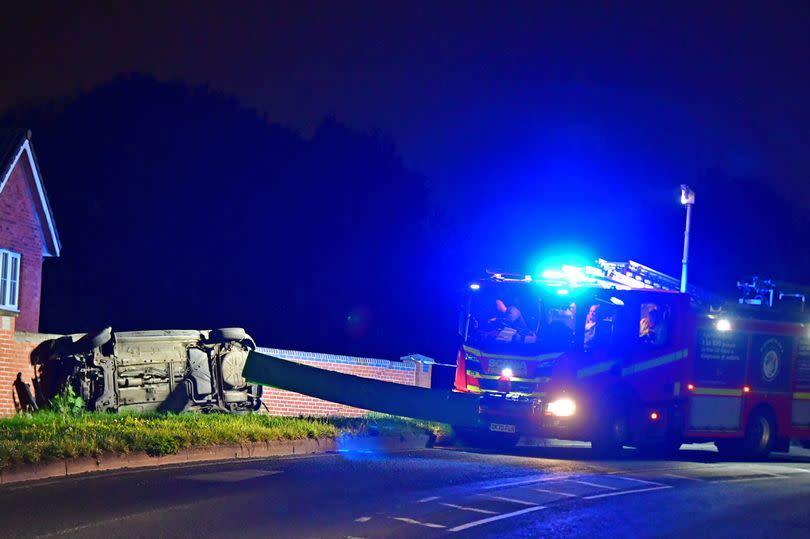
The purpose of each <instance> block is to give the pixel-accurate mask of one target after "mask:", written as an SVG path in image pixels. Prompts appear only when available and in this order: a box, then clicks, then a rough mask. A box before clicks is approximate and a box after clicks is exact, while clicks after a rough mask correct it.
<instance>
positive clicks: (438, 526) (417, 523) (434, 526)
mask: <svg viewBox="0 0 810 539" xmlns="http://www.w3.org/2000/svg"><path fill="white" fill-rule="evenodd" d="M391 518H393V519H394V520H398V521H400V522H406V523H408V524H416V525H417V526H426V527H428V528H446V527H447V526H443V525H441V524H433V523H432V522H419V521H418V520H414V519H412V518H408V517H391Z"/></svg>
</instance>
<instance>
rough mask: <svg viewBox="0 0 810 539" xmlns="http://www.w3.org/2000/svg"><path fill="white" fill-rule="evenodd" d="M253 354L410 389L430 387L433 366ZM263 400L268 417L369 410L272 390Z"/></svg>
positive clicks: (289, 352)
mask: <svg viewBox="0 0 810 539" xmlns="http://www.w3.org/2000/svg"><path fill="white" fill-rule="evenodd" d="M256 351H257V352H261V353H263V354H268V355H271V356H275V357H279V358H281V359H287V360H290V361H295V362H297V363H303V364H305V365H310V366H312V367H317V368H319V369H326V370H330V371H337V372H342V373H344V374H353V375H356V376H362V377H364V378H374V379H376V380H384V381H386V382H395V383H397V384H404V385H409V386H420V387H430V375H431V372H430V371H431V368H432V366H431V365H429V364H424V363H421V362H419V361H414V360H410V359H407V360H404V361H389V360H386V359H372V358H362V357H353V356H337V355H331V354H319V353H315V352H299V351H295V350H279V349H276V348H257V349H256ZM262 400H263V401H264V403H265V405H266V406H267V408H268V410H269V412H268V413H270V414H271V415H281V416H299V415H304V416H344V417H361V416H364V415H366V414H367V413H368V410H362V409H359V408H353V407H351V406H345V405H342V404H336V403H334V402H328V401H323V400H320V399H316V398H314V397H308V396H306V395H301V394H300V393H293V392H291V391H284V390H283V389H275V388H272V387H265V388H264V396H263V397H262Z"/></svg>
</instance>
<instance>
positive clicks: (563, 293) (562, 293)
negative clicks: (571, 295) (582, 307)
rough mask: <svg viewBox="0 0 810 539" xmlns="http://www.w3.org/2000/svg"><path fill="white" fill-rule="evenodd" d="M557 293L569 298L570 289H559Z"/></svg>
mask: <svg viewBox="0 0 810 539" xmlns="http://www.w3.org/2000/svg"><path fill="white" fill-rule="evenodd" d="M557 293H558V294H559V295H561V296H567V295H568V289H567V288H558V289H557Z"/></svg>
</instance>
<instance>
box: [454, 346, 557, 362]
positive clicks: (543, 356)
mask: <svg viewBox="0 0 810 539" xmlns="http://www.w3.org/2000/svg"><path fill="white" fill-rule="evenodd" d="M464 351H465V352H469V353H471V354H473V355H476V356H483V357H486V358H490V359H519V360H521V359H522V360H528V361H541V360H543V359H557V358H558V357H560V356H561V355H563V352H553V353H551V354H540V355H539V356H507V355H503V354H487V353H486V352H482V351H481V350H477V349H475V348H473V347H471V346H467V345H466V344H465V345H464Z"/></svg>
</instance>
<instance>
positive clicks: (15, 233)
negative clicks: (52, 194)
mask: <svg viewBox="0 0 810 539" xmlns="http://www.w3.org/2000/svg"><path fill="white" fill-rule="evenodd" d="M60 249H61V244H60V242H59V235H58V234H57V232H56V225H55V223H54V219H53V214H52V212H51V207H50V204H49V203H48V197H47V195H46V193H45V186H44V185H43V183H42V174H41V173H40V170H39V165H38V164H37V159H36V155H35V154H34V148H33V146H32V145H31V134H30V132H26V131H18V130H15V131H7V132H2V131H0V416H2V415H9V414H11V413H14V411H15V407H14V403H15V401H14V396H13V395H14V393H13V382H14V380H15V379H16V377H17V374H18V373H22V379H23V380H24V381H26V382H28V381H30V379H31V378H32V376H33V367H32V366H31V361H30V353H31V350H32V349H33V347H34V345H35V341H36V340H37V339H36V338H31V337H33V335H31V334H34V333H36V332H37V331H39V307H40V291H41V287H42V261H43V258H44V257H50V256H59V251H60Z"/></svg>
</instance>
